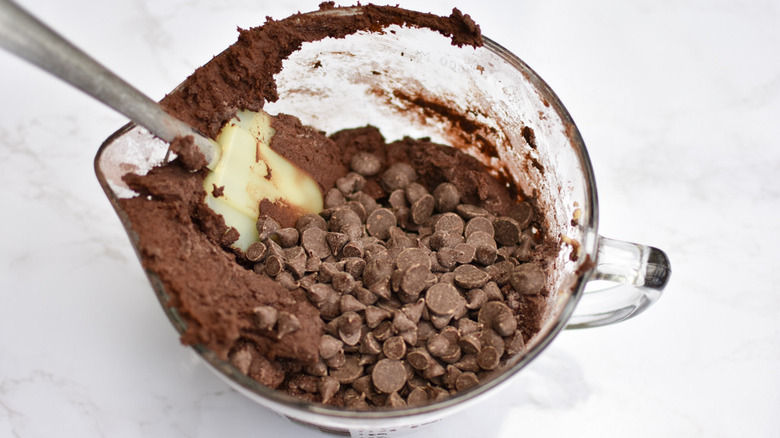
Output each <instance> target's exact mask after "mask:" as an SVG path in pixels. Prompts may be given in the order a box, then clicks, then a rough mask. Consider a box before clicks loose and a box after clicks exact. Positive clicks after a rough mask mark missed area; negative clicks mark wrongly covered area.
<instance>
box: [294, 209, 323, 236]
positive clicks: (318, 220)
mask: <svg viewBox="0 0 780 438" xmlns="http://www.w3.org/2000/svg"><path fill="white" fill-rule="evenodd" d="M295 228H296V229H297V230H298V233H300V234H301V235H302V234H303V232H304V231H306V230H308V229H309V228H319V229H321V230H323V231H328V223H327V222H326V221H325V219H324V218H323V217H322V216H320V215H318V214H312V213H308V214H304V215H303V216H301V217H300V218H298V220H297V221H296V222H295Z"/></svg>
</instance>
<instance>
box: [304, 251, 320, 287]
mask: <svg viewBox="0 0 780 438" xmlns="http://www.w3.org/2000/svg"><path fill="white" fill-rule="evenodd" d="M320 266H322V259H320V256H318V255H316V254H314V253H313V252H311V251H306V272H318V271H319V270H320ZM312 281H316V279H312Z"/></svg>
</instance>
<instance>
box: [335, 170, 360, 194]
mask: <svg viewBox="0 0 780 438" xmlns="http://www.w3.org/2000/svg"><path fill="white" fill-rule="evenodd" d="M365 185H366V179H365V178H363V176H362V175H360V174H359V173H355V172H349V173H348V174H346V175H344V176H343V177H341V178H339V179H337V180H336V188H337V189H339V191H340V192H341V193H343V194H344V196H347V195H350V194H352V193H354V192H357V191H358V190H363V187H364V186H365Z"/></svg>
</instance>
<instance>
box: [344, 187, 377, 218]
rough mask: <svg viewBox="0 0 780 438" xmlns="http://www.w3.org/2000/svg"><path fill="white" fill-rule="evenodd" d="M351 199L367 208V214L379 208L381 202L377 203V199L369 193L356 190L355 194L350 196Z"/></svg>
mask: <svg viewBox="0 0 780 438" xmlns="http://www.w3.org/2000/svg"><path fill="white" fill-rule="evenodd" d="M350 199H351V200H352V201H357V202H359V203H360V204H361V205H362V206H363V208H365V209H366V215H369V214H371V213H373V212H374V210H376V209H377V208H379V204H377V202H376V199H374V198H373V197H372V196H371V195H369V194H368V193H364V192H355V193H354V194H353V195H351V196H350Z"/></svg>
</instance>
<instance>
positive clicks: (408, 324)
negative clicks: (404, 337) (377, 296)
mask: <svg viewBox="0 0 780 438" xmlns="http://www.w3.org/2000/svg"><path fill="white" fill-rule="evenodd" d="M416 327H417V324H416V323H415V322H414V321H412V320H411V319H410V318H409V316H407V315H406V314H405V313H404V312H403V311H402V310H396V311H395V312H393V329H395V330H396V331H398V332H405V331H408V330H413V329H415V328H416Z"/></svg>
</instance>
